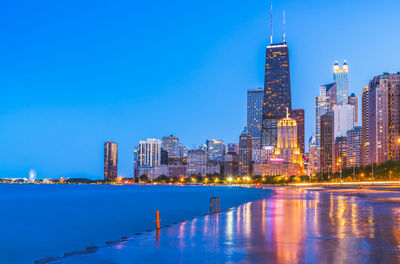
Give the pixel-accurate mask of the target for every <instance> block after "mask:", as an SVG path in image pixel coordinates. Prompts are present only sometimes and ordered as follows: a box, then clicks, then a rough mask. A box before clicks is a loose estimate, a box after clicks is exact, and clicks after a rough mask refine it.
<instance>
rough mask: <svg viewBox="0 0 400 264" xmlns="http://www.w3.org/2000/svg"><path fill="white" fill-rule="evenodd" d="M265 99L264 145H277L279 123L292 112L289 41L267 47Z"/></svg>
mask: <svg viewBox="0 0 400 264" xmlns="http://www.w3.org/2000/svg"><path fill="white" fill-rule="evenodd" d="M266 53H267V55H266V60H265V81H264V100H263V124H262V145H263V146H276V144H277V124H278V121H279V120H281V119H282V118H284V117H285V113H286V108H288V109H289V111H290V112H291V110H292V101H291V92H290V70H289V48H288V45H287V43H286V42H285V41H284V42H283V43H278V44H272V43H271V45H269V46H268V47H267V52H266Z"/></svg>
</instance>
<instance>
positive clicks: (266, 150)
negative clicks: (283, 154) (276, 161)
mask: <svg viewBox="0 0 400 264" xmlns="http://www.w3.org/2000/svg"><path fill="white" fill-rule="evenodd" d="M274 153H275V148H274V147H272V146H264V147H262V148H261V149H254V148H253V151H252V159H253V162H254V163H268V162H269V160H270V159H271V158H273V156H274Z"/></svg>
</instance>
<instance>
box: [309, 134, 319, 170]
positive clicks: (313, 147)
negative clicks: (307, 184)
mask: <svg viewBox="0 0 400 264" xmlns="http://www.w3.org/2000/svg"><path fill="white" fill-rule="evenodd" d="M307 169H308V170H307V171H308V173H307V174H308V175H309V176H310V175H315V174H316V173H317V172H319V147H318V146H317V141H316V139H315V137H314V136H312V137H311V138H310V140H309V141H308V168H307Z"/></svg>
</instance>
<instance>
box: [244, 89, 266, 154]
mask: <svg viewBox="0 0 400 264" xmlns="http://www.w3.org/2000/svg"><path fill="white" fill-rule="evenodd" d="M263 100H264V89H262V88H259V89H252V90H248V91H247V130H248V131H249V134H250V136H251V139H252V140H253V143H252V146H253V150H254V149H260V148H261V131H262V115H263Z"/></svg>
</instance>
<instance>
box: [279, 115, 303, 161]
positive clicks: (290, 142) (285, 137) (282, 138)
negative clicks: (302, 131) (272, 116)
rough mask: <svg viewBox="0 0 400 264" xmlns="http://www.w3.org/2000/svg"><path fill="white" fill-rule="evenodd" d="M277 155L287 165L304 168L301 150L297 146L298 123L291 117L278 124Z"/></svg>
mask: <svg viewBox="0 0 400 264" xmlns="http://www.w3.org/2000/svg"><path fill="white" fill-rule="evenodd" d="M275 155H276V156H278V157H279V158H281V159H282V160H283V161H284V162H286V163H298V164H300V166H301V167H302V166H303V161H302V156H301V153H300V148H299V147H298V145H297V123H296V120H294V119H293V118H290V117H289V113H287V116H286V118H283V119H281V120H279V122H278V144H277V146H276V148H275Z"/></svg>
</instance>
